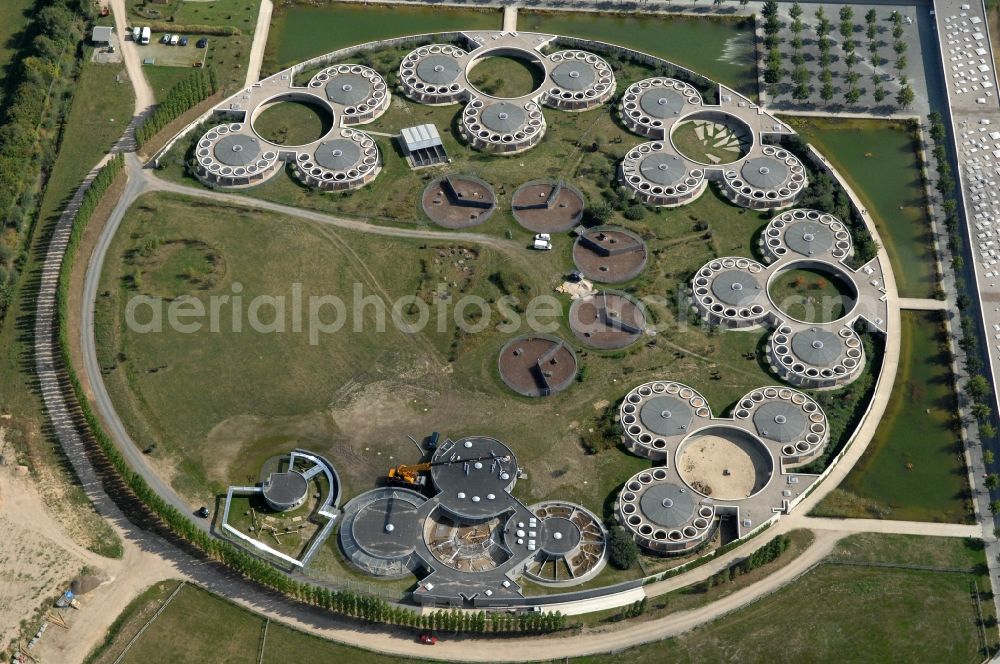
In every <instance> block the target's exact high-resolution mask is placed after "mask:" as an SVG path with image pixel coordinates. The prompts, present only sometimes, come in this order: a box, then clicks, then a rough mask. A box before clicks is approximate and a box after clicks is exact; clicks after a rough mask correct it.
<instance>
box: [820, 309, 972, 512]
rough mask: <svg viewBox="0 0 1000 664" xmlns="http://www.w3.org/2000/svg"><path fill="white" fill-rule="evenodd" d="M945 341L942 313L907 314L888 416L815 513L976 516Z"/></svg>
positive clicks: (903, 321)
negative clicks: (969, 500) (970, 502)
mask: <svg viewBox="0 0 1000 664" xmlns="http://www.w3.org/2000/svg"><path fill="white" fill-rule="evenodd" d="M945 344H946V341H945V337H944V328H943V325H942V322H941V320H940V318H938V315H937V314H935V313H933V312H914V311H904V312H902V334H901V340H900V364H899V371H898V373H897V375H896V385H895V386H894V389H893V392H892V396H891V397H890V401H889V405H888V407H887V408H886V411H885V415H884V416H883V419H882V422H881V423H880V425H879V428H878V430H877V431H876V433H875V436H874V438H873V439H872V442H871V443H870V444H869V446H868V449H867V450H866V451H865V454H864V456H863V457H861V459H860V460H859V461H858V464H857V465H856V466H855V467H854V469H853V470H852V471H851V473H850V474H849V475H848V476H847V478H846V479H845V480H844V482H843V483H841V485H840V487H839V488H838V489H837V490H836V491H834V492H833V493H831V494H830V495H829V496H827V498H826V499H824V501H823V502H821V503H820V504H819V505H818V506H817V508H816V509H815V513H816V514H819V515H824V516H847V517H865V518H872V517H875V518H889V519H903V520H911V521H947V522H956V523H958V522H965V521H967V520H968V519H969V518H970V517H971V509H970V507H969V505H968V503H967V497H966V492H967V490H968V487H967V481H966V473H965V464H964V461H963V458H962V452H961V447H960V445H961V444H960V442H959V439H958V436H957V434H956V433H955V432H954V430H953V428H952V426H953V420H954V418H955V413H956V406H955V395H954V392H953V388H952V374H951V365H950V362H951V355H950V354H949V353H948V351H947V348H946V346H945Z"/></svg>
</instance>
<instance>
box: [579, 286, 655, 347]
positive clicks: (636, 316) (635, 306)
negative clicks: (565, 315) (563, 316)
mask: <svg viewBox="0 0 1000 664" xmlns="http://www.w3.org/2000/svg"><path fill="white" fill-rule="evenodd" d="M569 326H570V329H572V330H573V334H575V335H576V338H577V339H579V340H580V341H581V342H583V343H584V344H586V345H588V346H590V347H591V348H597V349H601V350H613V349H618V348H625V347H626V346H631V345H632V344H634V343H635V342H636V341H638V340H639V339H640V338H641V337H642V335H643V334H644V333H645V331H646V312H645V310H644V309H643V307H642V306H641V305H640V304H639V303H638V302H636V301H635V300H633V299H632V298H630V297H629V296H627V295H625V294H623V293H615V292H611V291H598V292H596V293H591V294H590V295H585V296H584V297H581V298H578V299H576V300H573V304H572V305H571V306H570V309H569Z"/></svg>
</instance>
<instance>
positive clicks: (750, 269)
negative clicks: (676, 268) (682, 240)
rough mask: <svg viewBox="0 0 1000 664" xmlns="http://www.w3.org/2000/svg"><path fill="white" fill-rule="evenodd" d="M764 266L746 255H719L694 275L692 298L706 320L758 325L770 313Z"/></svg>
mask: <svg viewBox="0 0 1000 664" xmlns="http://www.w3.org/2000/svg"><path fill="white" fill-rule="evenodd" d="M765 271H766V268H765V267H764V266H763V265H761V264H760V263H758V262H757V261H754V260H750V259H749V258H735V257H727V258H718V259H716V260H713V261H710V262H709V263H708V264H706V265H705V266H703V267H702V268H701V269H700V270H698V272H697V273H696V274H695V277H694V280H693V282H692V285H691V297H692V301H693V303H694V307H695V309H696V310H697V311H698V313H699V314H700V315H701V317H702V318H704V319H705V320H706V321H707V322H708V323H710V324H712V325H723V326H725V327H728V328H746V327H753V326H756V325H760V324H761V323H763V322H764V321H765V320H766V319H767V317H768V316H769V315H770V314H771V304H770V300H769V299H768V295H767V287H766V281H765V279H766V274H765Z"/></svg>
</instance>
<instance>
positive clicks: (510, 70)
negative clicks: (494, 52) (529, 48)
mask: <svg viewBox="0 0 1000 664" xmlns="http://www.w3.org/2000/svg"><path fill="white" fill-rule="evenodd" d="M543 75H544V72H543V71H541V70H540V69H539V68H538V67H537V66H535V65H533V64H531V63H529V62H527V61H525V60H522V59H521V58H511V57H507V56H502V55H498V56H493V57H489V58H484V59H483V60H480V61H478V62H477V63H476V66H475V68H474V69H473V70H472V71H471V72H469V83H472V85H474V86H475V87H476V89H477V90H479V91H480V92H484V93H486V94H488V95H491V96H493V97H508V98H509V97H522V96H524V95H526V94H528V93H529V92H532V91H534V90H537V89H538V88H539V87H540V86H541V85H542V83H544V81H545V79H544V77H543Z"/></svg>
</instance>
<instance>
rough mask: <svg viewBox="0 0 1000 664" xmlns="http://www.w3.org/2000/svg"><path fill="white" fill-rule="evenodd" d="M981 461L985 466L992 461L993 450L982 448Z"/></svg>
mask: <svg viewBox="0 0 1000 664" xmlns="http://www.w3.org/2000/svg"><path fill="white" fill-rule="evenodd" d="M983 463H984V464H986V465H987V466H989V465H990V464H992V463H993V450H983Z"/></svg>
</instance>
